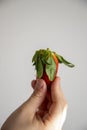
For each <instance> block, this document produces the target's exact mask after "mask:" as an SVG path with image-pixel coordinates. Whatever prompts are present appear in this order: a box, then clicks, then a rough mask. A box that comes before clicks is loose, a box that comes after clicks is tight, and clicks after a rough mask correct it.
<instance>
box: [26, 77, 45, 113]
mask: <svg viewBox="0 0 87 130" xmlns="http://www.w3.org/2000/svg"><path fill="white" fill-rule="evenodd" d="M32 86H33V88H34V92H33V94H32V95H31V97H30V98H29V100H28V101H27V103H28V105H29V110H30V111H31V113H32V114H33V115H34V114H35V113H36V111H37V109H38V108H39V107H40V106H41V104H42V102H43V101H44V99H45V96H46V92H47V86H46V83H45V82H44V80H43V79H37V80H36V81H32Z"/></svg>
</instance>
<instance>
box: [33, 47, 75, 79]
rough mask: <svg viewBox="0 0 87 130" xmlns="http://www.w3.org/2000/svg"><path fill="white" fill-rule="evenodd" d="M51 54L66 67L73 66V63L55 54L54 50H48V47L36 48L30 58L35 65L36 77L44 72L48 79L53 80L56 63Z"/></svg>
mask: <svg viewBox="0 0 87 130" xmlns="http://www.w3.org/2000/svg"><path fill="white" fill-rule="evenodd" d="M53 54H54V55H55V56H56V57H57V59H58V62H59V63H64V64H65V65H67V66H68V67H74V65H73V64H72V63H70V62H68V61H67V60H65V59H64V58H63V57H62V56H60V55H58V54H56V53H55V52H52V51H50V49H49V48H47V49H46V50H45V49H40V50H37V51H36V52H35V54H34V56H33V58H32V62H33V65H34V66H35V69H36V72H37V77H38V78H41V77H42V76H43V73H44V69H45V72H46V74H47V76H48V77H49V80H50V81H53V80H54V78H55V72H56V71H57V70H56V63H55V61H54V57H53Z"/></svg>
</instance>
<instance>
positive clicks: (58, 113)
mask: <svg viewBox="0 0 87 130" xmlns="http://www.w3.org/2000/svg"><path fill="white" fill-rule="evenodd" d="M32 87H33V88H34V92H33V94H32V95H31V97H30V98H29V99H28V100H27V101H26V102H24V103H23V104H22V105H21V106H20V107H19V108H18V109H17V110H16V111H14V112H13V113H12V114H11V115H10V117H9V118H8V119H7V120H6V121H5V123H4V124H3V126H2V128H1V130H61V129H62V126H63V123H64V121H65V117H66V111H67V103H66V100H65V98H64V95H63V92H62V90H61V87H60V78H58V77H56V78H55V80H54V81H53V83H52V85H51V86H50V90H48V91H47V86H46V83H45V82H44V80H43V79H37V80H33V81H32Z"/></svg>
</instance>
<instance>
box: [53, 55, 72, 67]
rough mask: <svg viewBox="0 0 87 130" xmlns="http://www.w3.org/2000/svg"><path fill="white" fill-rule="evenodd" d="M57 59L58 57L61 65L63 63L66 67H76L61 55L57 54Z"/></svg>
mask: <svg viewBox="0 0 87 130" xmlns="http://www.w3.org/2000/svg"><path fill="white" fill-rule="evenodd" d="M55 54H56V53H55ZM56 57H57V59H58V61H59V63H63V64H65V65H66V66H68V67H71V68H72V67H74V66H75V65H74V64H72V63H70V62H68V61H67V60H65V59H64V58H63V57H62V56H61V55H58V54H56Z"/></svg>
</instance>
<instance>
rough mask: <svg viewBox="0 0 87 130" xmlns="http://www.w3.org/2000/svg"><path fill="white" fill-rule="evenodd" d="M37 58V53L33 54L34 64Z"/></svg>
mask: <svg viewBox="0 0 87 130" xmlns="http://www.w3.org/2000/svg"><path fill="white" fill-rule="evenodd" d="M37 57H38V51H36V52H35V54H34V56H33V58H32V62H36V60H37Z"/></svg>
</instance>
